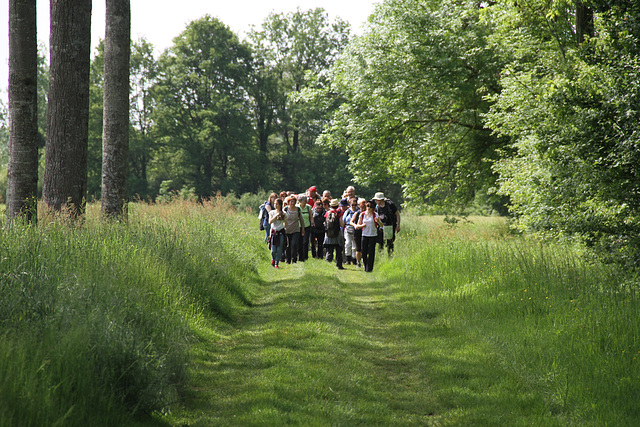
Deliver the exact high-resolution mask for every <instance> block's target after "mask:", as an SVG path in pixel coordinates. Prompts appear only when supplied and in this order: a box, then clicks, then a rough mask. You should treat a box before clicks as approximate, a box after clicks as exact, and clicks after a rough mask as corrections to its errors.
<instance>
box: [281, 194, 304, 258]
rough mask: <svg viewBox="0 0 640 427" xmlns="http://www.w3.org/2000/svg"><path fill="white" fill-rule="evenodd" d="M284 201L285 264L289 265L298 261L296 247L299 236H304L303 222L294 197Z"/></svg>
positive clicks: (298, 242) (288, 197)
mask: <svg viewBox="0 0 640 427" xmlns="http://www.w3.org/2000/svg"><path fill="white" fill-rule="evenodd" d="M285 201H286V203H287V206H286V207H285V208H284V214H285V216H286V225H285V227H284V234H285V236H286V238H287V246H286V248H285V260H286V261H287V264H291V263H292V262H293V263H296V262H297V261H298V245H299V244H300V236H301V235H302V236H304V222H303V220H302V214H301V213H300V209H298V207H297V206H296V202H297V199H296V198H295V196H287V198H286V200H285Z"/></svg>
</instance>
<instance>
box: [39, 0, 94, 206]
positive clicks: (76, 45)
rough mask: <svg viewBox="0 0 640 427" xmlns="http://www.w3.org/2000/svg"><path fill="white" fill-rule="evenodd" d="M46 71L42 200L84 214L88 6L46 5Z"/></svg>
mask: <svg viewBox="0 0 640 427" xmlns="http://www.w3.org/2000/svg"><path fill="white" fill-rule="evenodd" d="M50 7H51V11H50V15H51V29H50V41H49V46H50V49H51V61H50V63H51V65H50V70H49V72H50V80H49V105H48V110H47V147H46V159H45V171H44V184H43V189H42V192H43V194H42V199H43V202H44V203H45V204H46V205H47V207H48V208H50V209H52V210H53V211H55V212H62V211H63V209H68V214H69V215H70V216H71V217H72V218H74V217H78V216H79V215H82V214H83V213H84V208H85V204H86V190H87V138H88V123H89V66H90V50H91V2H90V1H87V0H51V3H50Z"/></svg>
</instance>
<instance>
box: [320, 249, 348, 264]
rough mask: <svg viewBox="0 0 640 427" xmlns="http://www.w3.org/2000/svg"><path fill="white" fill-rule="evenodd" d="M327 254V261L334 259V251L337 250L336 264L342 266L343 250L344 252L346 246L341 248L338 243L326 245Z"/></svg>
mask: <svg viewBox="0 0 640 427" xmlns="http://www.w3.org/2000/svg"><path fill="white" fill-rule="evenodd" d="M324 249H325V256H326V260H327V261H331V260H333V252H334V251H335V252H336V266H337V267H342V252H344V248H341V247H340V246H338V245H325V246H324Z"/></svg>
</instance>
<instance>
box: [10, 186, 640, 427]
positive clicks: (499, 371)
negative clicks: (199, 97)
mask: <svg viewBox="0 0 640 427" xmlns="http://www.w3.org/2000/svg"><path fill="white" fill-rule="evenodd" d="M236 206H238V203H235V205H234V204H232V203H230V201H229V200H228V199H223V198H220V197H218V198H214V199H213V200H211V201H207V202H205V203H204V204H197V203H195V202H191V201H184V200H174V201H172V202H170V203H164V204H157V205H147V204H136V205H132V207H131V211H130V220H129V223H128V224H105V223H101V222H100V221H99V220H98V219H97V218H98V213H97V209H98V207H97V206H90V209H89V212H88V215H87V219H86V220H85V222H84V223H83V224H82V225H65V224H59V223H55V222H52V221H48V220H47V219H46V218H43V219H41V220H40V222H39V225H38V226H37V227H18V226H16V227H12V228H6V229H5V230H3V232H2V233H1V234H0V288H1V289H0V372H1V374H0V375H1V378H0V402H2V405H0V425H203V426H204V425H282V424H291V425H372V424H375V425H465V426H466V425H505V426H513V425H536V426H540V425H549V426H564V425H580V426H583V425H593V426H601V425H615V426H621V425H637V424H638V422H640V403H638V402H637V399H636V396H638V395H639V392H640V390H639V388H640V383H639V382H638V378H640V375H639V374H640V367H639V366H638V358H639V357H640V342H638V341H639V339H640V331H639V330H638V329H639V326H640V317H639V316H638V314H639V313H638V310H639V307H640V304H639V301H638V295H637V292H636V290H637V280H636V278H635V276H634V275H633V273H631V272H628V271H620V270H619V269H617V268H616V267H614V266H610V265H604V264H601V263H598V262H597V261H594V260H589V259H587V258H586V257H585V256H584V255H583V254H582V252H581V250H580V248H576V247H572V246H570V245H568V244H561V243H553V242H543V241H540V240H537V239H534V238H532V237H527V236H521V235H516V234H513V233H512V232H510V230H509V228H508V226H507V225H506V223H505V220H504V219H502V218H497V217H474V218H471V222H468V223H459V224H458V225H457V226H455V227H452V226H449V225H447V224H446V223H445V222H444V221H443V220H442V218H441V217H433V216H431V217H418V216H412V215H410V214H405V215H404V218H403V231H402V233H401V234H400V236H399V237H398V241H397V244H396V252H395V254H394V255H393V256H392V257H388V256H387V255H386V254H384V253H380V254H379V255H378V257H377V260H376V266H375V271H374V272H373V273H372V274H365V273H364V272H362V271H360V270H358V269H356V268H355V267H353V266H348V267H347V270H345V271H338V270H337V269H336V268H335V266H333V265H331V264H328V263H326V262H324V261H319V260H310V261H308V262H306V263H298V264H293V265H284V266H283V268H281V271H275V270H274V269H273V268H271V266H270V265H269V261H268V260H269V256H268V252H267V249H266V245H265V244H264V243H263V242H262V236H263V234H262V232H260V231H259V230H258V229H257V220H256V218H255V214H253V213H250V212H246V211H245V210H243V209H242V208H237V207H236Z"/></svg>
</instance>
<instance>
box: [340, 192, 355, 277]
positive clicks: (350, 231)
mask: <svg viewBox="0 0 640 427" xmlns="http://www.w3.org/2000/svg"><path fill="white" fill-rule="evenodd" d="M351 188H353V187H351ZM356 212H359V210H358V199H357V198H355V197H352V198H350V199H349V207H348V208H347V209H346V210H345V211H344V214H343V215H342V219H343V222H344V256H345V262H346V264H347V265H349V264H355V263H356V252H357V250H356V249H357V248H356V237H355V227H354V226H353V225H351V219H352V218H353V216H354V215H355V213H356Z"/></svg>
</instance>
